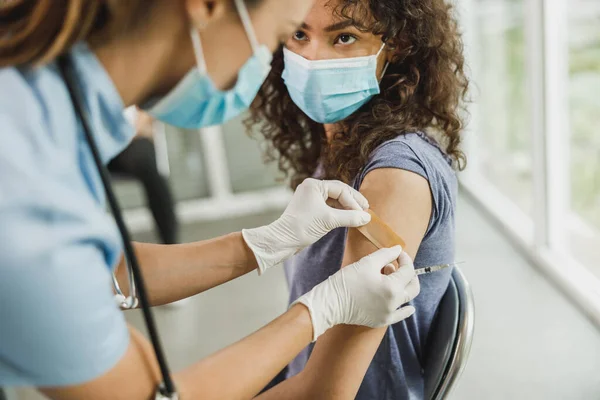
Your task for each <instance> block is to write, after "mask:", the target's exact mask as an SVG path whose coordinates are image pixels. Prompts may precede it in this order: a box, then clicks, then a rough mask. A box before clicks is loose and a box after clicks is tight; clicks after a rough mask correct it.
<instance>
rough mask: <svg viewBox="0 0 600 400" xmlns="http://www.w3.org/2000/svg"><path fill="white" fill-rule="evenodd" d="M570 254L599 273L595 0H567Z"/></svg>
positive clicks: (599, 55)
mask: <svg viewBox="0 0 600 400" xmlns="http://www.w3.org/2000/svg"><path fill="white" fill-rule="evenodd" d="M569 104H570V109H569V112H570V115H569V120H570V124H571V126H570V128H571V129H570V130H571V138H570V139H571V140H570V143H571V157H570V158H571V165H570V172H571V207H572V214H571V217H570V221H569V222H570V223H569V227H570V243H571V252H572V254H573V255H574V256H575V257H576V258H577V259H578V260H579V261H580V262H582V263H583V264H585V265H586V266H589V267H592V268H593V270H594V272H595V273H596V275H597V276H598V277H600V233H599V232H600V1H598V0H569Z"/></svg>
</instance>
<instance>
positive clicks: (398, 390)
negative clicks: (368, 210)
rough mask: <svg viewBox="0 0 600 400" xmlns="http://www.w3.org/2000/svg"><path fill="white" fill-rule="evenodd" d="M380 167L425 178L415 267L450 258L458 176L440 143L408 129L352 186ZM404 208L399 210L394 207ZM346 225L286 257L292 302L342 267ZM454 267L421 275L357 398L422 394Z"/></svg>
mask: <svg viewBox="0 0 600 400" xmlns="http://www.w3.org/2000/svg"><path fill="white" fill-rule="evenodd" d="M378 168H398V169H403V170H407V171H411V172H414V173H416V174H419V175H420V176H422V177H424V178H425V179H427V180H428V181H429V185H430V187H431V192H432V195H433V210H432V214H431V220H430V222H429V227H428V229H427V232H426V234H425V237H424V238H423V241H422V243H421V246H420V247H419V250H418V253H417V255H416V257H415V267H423V266H429V265H436V264H442V263H450V262H453V261H455V260H454V215H455V207H456V197H457V181H456V175H455V173H454V170H453V169H452V168H451V166H450V160H449V159H448V157H447V156H446V155H445V154H444V153H443V152H442V151H441V150H440V149H439V147H438V146H437V145H436V144H435V143H434V142H433V141H431V140H430V139H429V138H428V137H426V136H425V135H423V134H421V133H408V134H405V135H400V136H398V137H397V138H395V139H393V140H390V141H388V142H385V143H383V144H382V145H381V146H379V147H378V148H377V149H376V150H375V151H374V152H373V154H372V155H371V158H370V160H369V162H368V163H367V165H366V166H365V168H363V170H362V171H361V173H360V174H359V175H358V176H357V178H356V179H355V181H354V182H353V186H354V188H356V189H359V188H360V185H361V183H362V181H363V179H364V178H365V176H366V175H367V174H368V173H369V172H370V171H373V170H375V169H378ZM398 212H402V210H398ZM347 231H348V230H347V229H345V228H340V229H336V230H334V231H332V232H330V233H329V234H328V235H327V236H325V237H324V238H322V239H321V240H320V241H318V242H317V243H315V244H314V245H312V246H310V247H308V248H306V249H305V250H303V251H302V252H300V253H299V254H297V255H296V256H295V257H293V258H292V259H291V260H289V261H288V262H287V263H286V267H285V269H286V275H287V279H288V284H289V287H290V303H291V302H293V301H294V300H296V299H297V298H298V297H300V296H301V295H303V294H304V293H306V292H308V291H309V290H311V289H312V288H313V287H314V286H315V285H317V284H319V283H320V282H322V281H324V280H325V279H327V277H329V276H330V275H332V274H334V273H335V272H336V271H338V270H339V269H340V266H341V263H342V258H343V254H344V247H345V242H346V234H347ZM451 273H452V271H451V270H450V269H446V270H442V271H439V272H435V273H432V274H428V275H422V276H421V277H420V281H421V293H420V295H419V296H418V297H417V298H416V299H415V300H414V301H413V302H412V304H413V305H414V307H415V308H416V313H415V315H414V316H413V317H411V318H409V319H408V320H406V321H402V322H400V323H398V324H396V325H393V326H391V327H389V328H388V330H387V333H386V335H385V337H384V339H383V341H382V343H381V345H380V346H379V349H378V350H377V353H376V354H375V357H374V359H373V361H372V362H371V365H370V366H369V369H368V371H367V373H366V376H365V379H364V381H363V383H362V385H361V387H360V390H359V392H358V396H357V397H356V398H357V399H361V400H374V399H377V400H379V399H411V400H412V399H423V398H424V393H423V391H424V381H423V365H422V360H423V353H424V351H425V345H426V342H427V335H428V333H429V327H430V326H431V322H432V320H433V317H434V314H435V312H436V309H437V306H438V304H439V302H440V299H441V297H442V295H443V294H444V292H445V291H446V288H447V286H448V282H449V280H450V275H451ZM312 349H313V345H310V346H309V347H308V348H306V349H305V350H303V351H302V353H300V354H299V355H298V356H297V357H296V358H295V359H294V360H293V361H292V362H291V363H290V365H289V366H288V369H287V372H286V373H285V375H286V376H287V377H291V376H293V375H295V374H297V373H298V372H300V371H301V370H302V369H303V368H304V365H305V364H306V361H307V360H308V357H309V356H310V352H311V351H312Z"/></svg>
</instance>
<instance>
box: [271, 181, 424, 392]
mask: <svg viewBox="0 0 600 400" xmlns="http://www.w3.org/2000/svg"><path fill="white" fill-rule="evenodd" d="M360 191H361V193H363V194H364V195H365V197H366V198H367V199H368V200H369V204H370V205H371V209H372V210H373V211H374V212H375V213H376V214H378V215H379V216H380V217H381V219H383V220H384V221H385V222H386V223H387V224H388V225H389V226H390V227H391V228H392V229H393V230H394V231H395V232H396V233H398V235H400V236H401V237H402V238H403V239H404V240H405V241H406V248H405V251H406V252H407V253H408V254H409V255H410V256H411V257H413V258H414V257H415V255H416V253H417V250H418V248H419V246H420V244H421V241H422V239H423V236H424V235H425V232H426V230H427V226H428V224H429V218H430V213H431V207H432V200H431V190H430V188H429V184H428V182H427V181H426V180H425V179H424V178H422V177H421V176H419V175H417V174H414V173H412V172H408V171H405V170H400V169H377V170H374V171H372V172H370V173H369V174H368V175H367V176H366V178H365V180H364V181H363V184H362V186H361V188H360ZM375 249H376V248H375V246H374V245H373V244H371V242H369V241H368V240H366V239H365V238H364V236H362V234H360V233H359V232H358V231H357V230H355V229H351V230H350V231H349V234H348V239H347V242H346V250H345V253H344V259H343V262H342V266H347V265H349V264H351V263H353V262H355V261H357V260H359V259H360V258H362V257H363V256H365V255H367V254H369V253H372V252H373V251H374V250H375ZM417 312H418V310H417ZM385 332H386V328H379V329H370V328H365V327H359V326H350V325H339V326H336V327H334V328H332V329H330V330H329V331H327V332H326V333H325V334H324V335H323V336H321V337H320V338H319V339H318V340H317V343H316V345H315V348H314V350H313V352H312V354H311V356H310V359H309V360H308V363H307V365H306V367H305V368H304V370H303V371H302V372H301V373H300V374H298V375H296V376H294V377H292V378H291V379H288V380H286V381H284V382H283V383H281V384H280V385H278V386H276V387H274V388H273V389H271V390H270V391H269V392H267V393H265V394H264V395H262V396H260V399H261V400H268V399H281V398H286V399H293V398H297V397H295V396H292V395H290V394H291V393H295V392H297V391H298V390H300V388H305V389H304V390H308V391H309V394H308V396H307V397H306V398H319V399H354V398H355V397H356V393H357V392H358V389H359V387H360V384H361V382H362V380H363V378H364V376H365V373H366V371H367V368H368V366H369V364H370V363H371V361H372V359H373V357H374V355H375V352H376V350H377V348H378V347H379V344H380V343H381V340H382V339H383V336H384V334H385Z"/></svg>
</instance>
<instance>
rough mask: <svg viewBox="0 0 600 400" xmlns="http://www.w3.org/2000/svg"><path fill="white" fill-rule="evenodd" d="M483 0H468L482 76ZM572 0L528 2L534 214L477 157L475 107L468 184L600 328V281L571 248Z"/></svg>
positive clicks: (470, 43)
mask: <svg viewBox="0 0 600 400" xmlns="http://www.w3.org/2000/svg"><path fill="white" fill-rule="evenodd" d="M476 7H477V1H476V0H461V1H460V13H459V15H460V18H461V23H462V25H463V28H464V29H463V30H464V31H465V46H466V53H467V59H468V61H469V65H471V70H472V72H473V77H474V78H475V80H477V77H478V76H479V73H478V65H477V61H476V60H477V59H476V58H475V57H473V55H474V49H476V47H477V40H478V36H477V29H476V26H477V18H476V11H474V10H476ZM567 7H568V0H524V11H525V31H526V51H527V59H526V63H527V65H526V75H527V81H528V83H527V84H528V89H529V98H528V102H529V109H530V110H531V115H530V121H531V125H530V130H531V132H532V139H533V140H532V151H533V154H532V158H533V177H532V179H533V188H532V190H533V196H534V197H533V198H534V204H535V206H534V210H533V216H532V217H530V216H528V215H526V214H525V213H524V212H523V211H522V210H521V209H520V208H519V207H517V206H516V205H515V204H514V202H513V201H512V200H510V199H509V198H508V197H507V196H506V195H504V194H503V193H502V192H501V191H500V190H499V189H498V188H497V187H496V186H495V185H494V184H493V183H491V182H490V181H489V180H488V179H487V178H486V177H485V176H484V175H483V174H482V173H481V172H479V171H480V170H481V168H479V165H480V162H479V160H478V158H477V153H478V152H477V135H476V134H475V132H477V129H478V128H477V127H478V120H479V118H481V116H480V115H479V114H478V112H479V110H478V106H477V104H476V103H474V104H472V105H471V106H470V110H469V111H470V114H471V116H472V118H471V124H470V126H469V128H468V129H467V135H466V136H467V141H466V151H467V154H468V156H469V168H468V169H467V171H465V172H464V173H463V174H461V178H460V181H461V187H462V188H463V189H464V191H465V193H466V194H467V195H468V196H470V197H471V198H472V199H473V200H474V201H475V202H476V203H477V204H478V205H479V206H480V207H481V208H482V209H483V210H484V211H485V212H486V213H487V214H488V215H489V216H490V217H491V218H492V219H493V221H494V222H495V223H496V224H497V225H498V226H499V228H500V229H501V230H502V231H503V232H504V233H505V234H506V235H507V236H508V237H509V239H510V240H511V241H512V242H513V243H514V244H515V245H516V246H517V247H518V248H519V249H520V250H521V251H522V253H523V254H524V255H525V256H526V257H527V258H528V259H529V260H530V261H531V262H532V263H533V264H534V265H535V266H537V267H538V268H539V270H540V271H541V272H542V273H543V274H544V275H545V276H547V277H548V278H549V279H550V280H551V281H552V282H553V283H554V284H555V285H556V286H557V287H558V288H559V289H561V290H562V291H563V292H564V293H565V294H566V295H567V296H568V297H569V298H570V299H571V300H573V301H574V302H575V304H576V305H577V306H578V307H579V308H580V309H581V310H582V311H583V312H584V313H585V314H586V315H587V316H588V317H589V318H590V319H591V320H592V321H593V322H595V323H596V324H597V325H598V326H600V279H598V278H597V277H596V276H595V275H594V274H593V273H592V272H591V271H590V270H589V269H588V268H586V267H585V266H584V265H582V264H581V263H579V262H578V261H576V260H575V258H574V257H573V256H572V254H570V251H569V244H568V243H569V239H568V232H569V228H570V225H571V221H572V220H573V216H572V212H571V210H570V204H569V201H570V191H571V189H570V159H569V152H568V151H565V150H564V149H569V148H570V140H569V138H570V135H569V132H570V126H569V103H568V102H569V95H568V83H569V74H568V67H569V57H568V56H569V47H568V34H569V30H568V22H569V21H568V16H569V13H568V9H567Z"/></svg>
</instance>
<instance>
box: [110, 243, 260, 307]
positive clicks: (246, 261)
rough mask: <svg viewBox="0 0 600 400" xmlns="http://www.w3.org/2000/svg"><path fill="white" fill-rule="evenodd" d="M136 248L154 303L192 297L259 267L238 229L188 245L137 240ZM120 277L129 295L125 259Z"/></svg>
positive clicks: (118, 269)
mask: <svg viewBox="0 0 600 400" xmlns="http://www.w3.org/2000/svg"><path fill="white" fill-rule="evenodd" d="M134 247H135V252H136V254H137V257H138V259H139V262H140V267H141V269H142V272H143V275H144V281H145V283H146V286H147V289H148V293H149V295H150V301H151V303H152V305H161V304H166V303H170V302H173V301H176V300H180V299H183V298H186V297H189V296H193V295H195V294H198V293H201V292H203V291H205V290H208V289H210V288H213V287H215V286H218V285H221V284H223V283H225V282H228V281H230V280H232V279H235V278H238V277H240V276H242V275H244V274H247V273H248V272H251V271H253V270H254V269H256V268H257V264H256V259H255V257H254V254H253V253H252V251H251V250H250V249H249V248H248V246H246V243H245V242H244V239H243V238H242V234H241V233H239V232H237V233H232V234H229V235H225V236H221V237H218V238H216V239H211V240H206V241H202V242H195V243H189V244H181V245H158V244H148V243H135V244H134ZM117 279H118V281H119V285H120V286H121V289H122V290H123V291H124V292H125V293H126V294H127V291H128V288H129V285H128V283H127V269H126V268H125V264H124V261H123V260H122V261H121V264H120V265H119V266H118V268H117Z"/></svg>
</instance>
